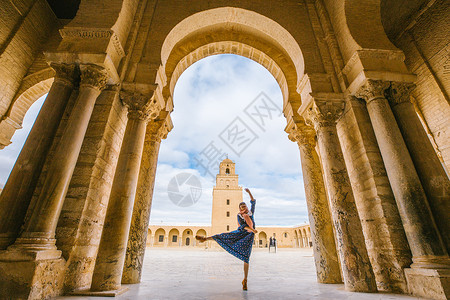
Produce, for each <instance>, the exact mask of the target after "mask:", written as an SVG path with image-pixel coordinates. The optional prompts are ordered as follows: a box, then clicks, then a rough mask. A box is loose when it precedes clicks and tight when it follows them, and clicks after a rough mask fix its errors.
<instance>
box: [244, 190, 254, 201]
mask: <svg viewBox="0 0 450 300" xmlns="http://www.w3.org/2000/svg"><path fill="white" fill-rule="evenodd" d="M245 191H246V192H247V193H248V195H249V196H250V198H251V199H252V200H253V195H252V192H250V190H249V189H248V188H245Z"/></svg>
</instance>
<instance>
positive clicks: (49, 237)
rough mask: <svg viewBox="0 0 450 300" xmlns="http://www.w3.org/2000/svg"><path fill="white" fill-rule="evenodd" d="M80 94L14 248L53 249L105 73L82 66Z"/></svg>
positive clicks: (99, 69) (98, 69)
mask: <svg viewBox="0 0 450 300" xmlns="http://www.w3.org/2000/svg"><path fill="white" fill-rule="evenodd" d="M80 69H81V83H80V92H79V95H78V98H77V100H76V103H75V105H74V107H73V109H72V112H71V115H70V117H69V120H68V121H67V127H66V129H65V131H64V133H63V135H62V137H61V140H60V141H59V144H58V146H57V147H56V150H55V156H54V157H53V158H52V160H53V162H52V163H51V164H50V166H49V169H48V172H47V176H46V178H45V180H44V183H43V186H42V192H41V193H40V195H39V197H38V198H37V201H36V206H35V207H34V210H33V212H32V213H31V216H30V218H29V219H28V220H27V222H26V223H25V225H24V228H23V232H22V233H21V235H20V237H19V238H18V239H17V240H16V242H15V244H14V245H15V246H18V247H20V248H25V249H27V248H29V249H56V246H55V229H56V224H57V222H58V217H59V213H60V211H61V207H62V204H63V200H64V197H65V195H66V192H67V188H68V186H69V182H70V178H71V177H72V173H73V170H74V168H75V164H76V162H77V158H78V154H79V153H80V149H81V144H82V142H83V138H84V135H85V133H86V129H87V126H88V123H89V119H90V117H91V114H92V110H93V108H94V104H95V100H96V99H97V97H98V95H99V94H100V92H101V90H102V89H103V88H104V87H105V85H106V79H107V77H106V72H105V71H104V70H103V69H101V68H100V67H97V66H93V65H92V66H91V65H83V66H80Z"/></svg>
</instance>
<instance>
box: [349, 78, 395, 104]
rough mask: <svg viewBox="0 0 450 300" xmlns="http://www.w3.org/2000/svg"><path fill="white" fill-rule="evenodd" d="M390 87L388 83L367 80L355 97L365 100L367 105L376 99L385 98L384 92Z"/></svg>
mask: <svg viewBox="0 0 450 300" xmlns="http://www.w3.org/2000/svg"><path fill="white" fill-rule="evenodd" d="M390 85H391V83H390V82H389V81H383V80H372V79H368V80H367V81H366V83H365V84H363V85H362V86H361V87H360V89H359V90H358V91H357V92H356V93H355V96H356V97H358V98H362V99H364V100H366V102H367V103H369V102H370V101H372V100H374V99H377V98H385V92H386V90H387V89H388V88H389V86H390Z"/></svg>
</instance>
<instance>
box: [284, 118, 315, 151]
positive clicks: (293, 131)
mask: <svg viewBox="0 0 450 300" xmlns="http://www.w3.org/2000/svg"><path fill="white" fill-rule="evenodd" d="M287 132H288V138H289V140H291V141H293V142H296V143H298V145H299V146H309V147H313V148H314V147H315V146H316V132H315V131H314V128H313V127H311V126H308V125H306V123H304V122H303V123H296V124H295V125H294V126H293V127H292V128H290V129H288V130H287Z"/></svg>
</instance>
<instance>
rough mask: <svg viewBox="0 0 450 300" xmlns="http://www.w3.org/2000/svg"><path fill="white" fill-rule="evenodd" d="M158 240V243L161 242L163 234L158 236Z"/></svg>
mask: <svg viewBox="0 0 450 300" xmlns="http://www.w3.org/2000/svg"><path fill="white" fill-rule="evenodd" d="M158 241H159V242H160V243H162V242H163V241H164V236H163V235H160V236H159V237H158Z"/></svg>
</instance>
